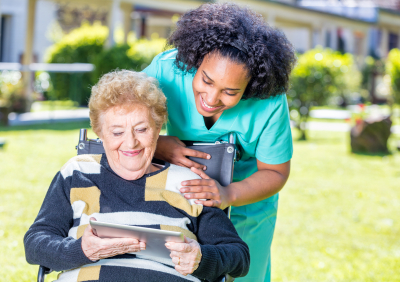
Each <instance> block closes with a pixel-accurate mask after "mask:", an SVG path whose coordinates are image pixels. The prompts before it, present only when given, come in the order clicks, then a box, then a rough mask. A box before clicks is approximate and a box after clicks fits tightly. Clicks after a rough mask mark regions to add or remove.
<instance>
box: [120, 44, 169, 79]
mask: <svg viewBox="0 0 400 282" xmlns="http://www.w3.org/2000/svg"><path fill="white" fill-rule="evenodd" d="M166 42H167V41H166V39H165V38H158V37H152V39H151V40H148V39H139V40H136V41H133V42H131V48H130V49H129V50H128V52H127V54H128V56H129V57H131V58H132V60H133V61H134V62H135V65H136V66H137V68H136V70H137V71H141V70H144V69H145V68H146V67H147V66H148V65H149V64H150V63H151V61H152V60H153V58H154V57H155V56H157V55H158V54H159V53H161V52H162V51H163V50H165V49H166Z"/></svg>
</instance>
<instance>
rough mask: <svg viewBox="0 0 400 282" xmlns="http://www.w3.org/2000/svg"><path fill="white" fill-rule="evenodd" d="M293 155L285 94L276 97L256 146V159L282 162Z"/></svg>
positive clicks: (267, 161) (268, 162)
mask: <svg viewBox="0 0 400 282" xmlns="http://www.w3.org/2000/svg"><path fill="white" fill-rule="evenodd" d="M292 155H293V141H292V132H291V129H290V119H289V109H288V104H287V100H286V95H280V96H278V97H276V103H275V106H274V108H273V111H272V113H271V117H270V118H269V120H268V122H267V124H266V126H265V128H264V129H263V131H262V132H261V135H260V138H259V141H258V144H257V148H256V158H257V160H259V161H261V162H263V163H266V164H272V165H276V164H282V163H285V162H287V161H289V160H290V159H291V158H292Z"/></svg>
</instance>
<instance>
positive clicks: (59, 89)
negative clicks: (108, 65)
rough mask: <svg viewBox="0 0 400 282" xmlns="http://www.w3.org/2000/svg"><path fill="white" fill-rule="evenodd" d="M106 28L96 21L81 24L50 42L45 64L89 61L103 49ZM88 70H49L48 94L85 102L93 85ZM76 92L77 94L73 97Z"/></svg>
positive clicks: (53, 96)
mask: <svg viewBox="0 0 400 282" xmlns="http://www.w3.org/2000/svg"><path fill="white" fill-rule="evenodd" d="M107 36H108V28H107V27H105V26H102V25H101V24H100V23H95V24H93V25H90V24H88V23H84V24H83V25H82V26H81V27H80V28H77V29H74V30H73V31H71V32H70V33H69V34H67V35H65V36H64V37H63V38H62V39H61V40H60V41H59V42H57V43H55V44H54V45H52V46H51V47H50V48H49V49H48V50H47V54H46V57H47V59H46V61H47V62H48V63H93V62H94V61H95V58H96V56H97V55H98V54H99V53H100V52H101V51H102V50H103V48H104V44H105V42H106V40H107ZM92 79H93V77H92V74H90V73H84V74H66V73H52V74H51V81H52V84H53V89H52V90H50V91H49V95H50V96H51V97H52V98H54V99H59V100H66V99H69V98H74V97H75V100H76V101H77V102H78V103H79V104H81V105H82V104H87V101H88V98H89V96H90V87H91V85H92V84H93V80H92ZM77 92H78V93H80V95H79V97H76V96H77V95H76V94H77Z"/></svg>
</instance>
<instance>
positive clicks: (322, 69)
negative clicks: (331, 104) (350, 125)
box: [288, 48, 360, 140]
mask: <svg viewBox="0 0 400 282" xmlns="http://www.w3.org/2000/svg"><path fill="white" fill-rule="evenodd" d="M359 80H360V75H359V72H358V71H356V70H355V68H354V63H353V57H352V55H351V54H347V53H346V54H341V53H340V52H335V51H332V50H331V49H321V48H316V49H313V50H310V51H308V52H306V53H304V54H303V55H300V56H299V58H298V64H297V66H296V67H295V69H294V70H293V72H292V76H291V89H290V90H289V92H288V103H289V108H290V110H291V116H292V118H293V119H294V121H295V122H296V127H297V128H298V129H299V130H300V131H301V137H300V139H301V140H306V133H305V124H306V121H307V119H308V117H309V114H310V109H311V108H312V107H314V106H320V105H324V104H326V103H327V102H328V100H329V99H330V98H332V97H342V98H344V97H345V96H347V95H348V94H349V93H351V92H352V91H353V90H354V88H355V87H356V86H358V84H359Z"/></svg>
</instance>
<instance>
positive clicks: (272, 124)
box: [144, 49, 293, 201]
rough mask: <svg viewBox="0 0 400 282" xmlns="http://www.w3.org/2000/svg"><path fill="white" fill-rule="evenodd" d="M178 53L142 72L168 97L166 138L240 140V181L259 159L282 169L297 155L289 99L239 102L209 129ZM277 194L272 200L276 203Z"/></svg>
mask: <svg viewBox="0 0 400 282" xmlns="http://www.w3.org/2000/svg"><path fill="white" fill-rule="evenodd" d="M176 54H177V50H176V49H173V50H169V51H166V52H163V53H161V54H159V55H157V56H156V57H155V58H154V59H153V61H152V63H151V64H150V65H149V66H148V67H147V68H146V69H145V70H144V72H145V73H146V74H147V75H148V76H151V77H154V78H156V79H157V80H158V81H159V83H160V88H161V90H162V91H163V92H164V94H165V96H166V97H167V104H168V122H167V134H168V135H170V136H177V137H178V138H179V139H181V140H194V141H201V142H215V141H217V140H225V141H227V140H228V136H229V133H231V132H233V133H235V135H236V142H237V143H239V144H240V146H241V147H242V151H241V153H242V157H241V160H240V161H239V162H237V163H235V167H234V174H233V181H241V180H243V179H245V178H247V177H249V176H250V175H252V174H253V173H254V172H256V171H257V159H258V160H259V161H261V162H264V163H267V164H282V163H285V162H287V161H289V160H290V159H291V158H292V155H293V143H292V135H291V130H290V123H289V113H288V105H287V100H286V95H284V94H282V95H278V96H275V97H271V98H268V99H265V100H260V99H253V98H251V99H247V100H241V101H240V102H239V103H238V104H237V105H236V106H235V107H233V108H231V109H228V110H225V111H224V112H223V113H222V115H221V116H220V118H219V119H218V120H217V122H216V123H215V124H214V125H213V126H212V127H211V128H210V129H207V127H206V126H205V123H204V119H203V116H202V115H200V114H199V112H198V111H197V109H196V104H195V100H194V93H193V88H192V81H193V77H194V75H195V73H188V72H184V71H181V70H179V69H178V68H177V67H176V65H175V58H176ZM276 199H277V195H276V196H273V197H271V198H270V201H275V200H276Z"/></svg>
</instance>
